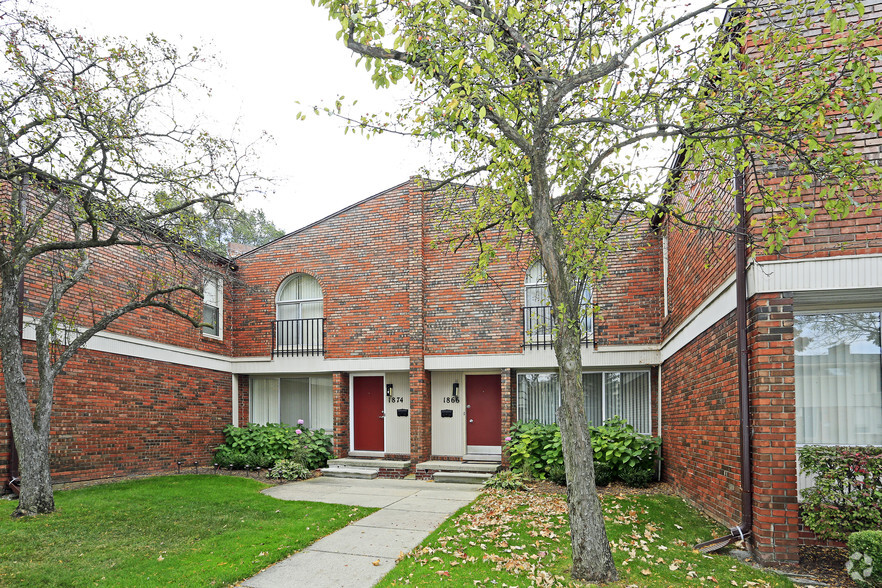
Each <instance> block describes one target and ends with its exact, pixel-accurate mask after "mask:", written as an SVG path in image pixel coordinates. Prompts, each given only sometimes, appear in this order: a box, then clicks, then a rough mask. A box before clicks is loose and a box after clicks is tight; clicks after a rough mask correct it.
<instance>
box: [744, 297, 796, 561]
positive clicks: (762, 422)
mask: <svg viewBox="0 0 882 588" xmlns="http://www.w3.org/2000/svg"><path fill="white" fill-rule="evenodd" d="M749 309H750V317H749V321H750V327H751V328H750V331H749V334H748V344H749V345H750V349H751V358H750V395H751V398H750V403H751V431H752V434H753V439H752V440H751V444H752V447H753V452H754V456H753V504H754V525H753V532H754V541H755V544H756V546H757V549H758V551H759V555H760V557H763V558H766V559H779V560H797V559H798V558H799V505H798V503H797V496H796V420H795V417H796V397H795V388H794V375H793V370H794V363H793V300H792V295H787V294H783V295H778V294H764V295H760V296H755V297H754V298H752V299H751V300H750V307H749Z"/></svg>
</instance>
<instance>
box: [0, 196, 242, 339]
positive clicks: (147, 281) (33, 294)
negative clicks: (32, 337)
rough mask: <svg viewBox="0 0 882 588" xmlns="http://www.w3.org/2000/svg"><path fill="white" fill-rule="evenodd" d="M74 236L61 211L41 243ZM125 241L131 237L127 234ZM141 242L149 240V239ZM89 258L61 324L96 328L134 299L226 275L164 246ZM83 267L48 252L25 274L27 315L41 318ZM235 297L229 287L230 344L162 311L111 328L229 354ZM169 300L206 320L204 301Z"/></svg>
mask: <svg viewBox="0 0 882 588" xmlns="http://www.w3.org/2000/svg"><path fill="white" fill-rule="evenodd" d="M34 198H35V200H34V202H37V201H38V200H37V199H38V198H39V196H38V195H35V196H34ZM7 204H8V203H7V201H6V200H5V198H4V195H3V191H2V190H0V206H6V205H7ZM34 208H35V211H36V210H39V206H38V205H35V206H34ZM35 213H36V212H34V214H35ZM69 238H71V233H70V230H69V229H68V228H67V224H66V223H65V220H64V219H63V218H62V217H61V215H59V214H57V213H55V214H50V215H49V217H48V219H47V221H46V223H45V224H44V225H43V227H42V228H41V231H40V233H39V236H38V237H36V238H35V241H40V242H50V241H57V240H65V239H69ZM121 238H122V239H125V238H126V236H125V235H123V236H122V237H121ZM139 238H140V239H144V237H143V236H141V237H139ZM148 243H150V242H149V240H148ZM88 255H89V260H90V266H89V269H88V271H87V272H86V274H85V275H84V277H83V278H82V280H81V281H80V282H78V283H77V284H76V285H75V286H74V287H73V288H71V289H70V290H69V291H68V292H67V293H66V294H65V296H64V298H63V299H62V303H61V305H60V314H59V316H58V319H59V321H62V320H63V321H64V322H68V321H74V322H76V324H78V325H81V326H91V325H93V324H94V323H95V322H96V321H97V320H98V319H100V318H101V317H102V316H103V315H104V314H106V313H108V312H110V311H112V310H116V309H117V308H120V307H122V306H124V305H125V304H127V303H129V302H130V301H132V300H133V299H141V298H143V297H144V296H145V295H146V294H147V293H149V292H151V291H153V290H155V289H159V288H166V287H169V286H172V285H174V286H177V285H186V286H190V287H194V288H201V287H202V282H203V280H204V276H205V275H207V274H208V273H209V272H221V273H223V272H224V271H225V268H224V267H223V266H222V265H221V264H218V263H216V262H215V261H211V260H209V259H207V258H203V257H198V256H189V255H185V254H182V253H181V252H180V251H177V250H174V248H172V247H168V246H164V245H161V244H159V243H158V242H154V243H152V244H149V245H145V246H142V247H138V248H135V247H131V246H123V245H116V246H113V247H104V248H93V249H90V250H89V252H88ZM66 256H67V257H66ZM79 263H80V260H79V259H78V258H76V257H71V256H69V255H68V254H67V253H63V254H62V253H59V252H52V253H47V254H44V255H41V256H39V257H38V258H36V259H34V260H33V261H32V262H31V263H30V264H29V266H28V268H27V270H26V274H25V304H24V312H25V315H26V316H31V317H38V316H39V315H40V313H41V312H42V310H43V308H44V307H45V304H46V301H47V300H48V298H49V293H50V291H51V286H52V285H53V284H55V283H58V282H59V281H60V280H61V278H62V277H63V276H64V275H70V274H71V273H72V271H73V269H74V268H75V267H76V265H77V264H79ZM229 294H230V289H229V287H225V288H224V298H225V300H224V311H225V313H224V315H225V316H224V340H218V339H217V338H212V337H206V336H203V335H202V329H201V328H200V327H194V326H193V325H192V324H191V323H190V322H189V321H187V320H185V319H183V318H181V317H179V316H176V315H174V314H172V313H170V312H167V311H165V310H162V309H158V308H145V309H141V310H138V311H135V312H132V313H129V314H127V315H124V316H122V317H120V318H118V319H117V320H115V321H114V322H113V323H111V325H110V326H109V327H108V328H107V329H106V330H107V332H111V333H120V334H124V335H128V336H131V337H137V338H141V339H146V340H149V341H156V342H160V343H165V344H170V345H176V346H181V347H187V348H191V349H198V350H201V351H205V352H209V353H218V354H223V355H229V354H230V350H231V346H230V338H229V337H228V336H226V331H227V330H228V328H229V320H230V318H231V312H230V311H231V306H232V299H231V298H230V296H229ZM167 300H168V301H170V302H172V303H173V304H174V305H175V306H176V307H177V308H179V309H180V310H182V311H184V312H186V313H188V314H189V315H190V316H193V317H194V318H197V319H201V317H202V298H201V297H199V296H197V295H195V294H193V293H191V292H186V291H181V292H178V293H176V294H174V295H170V296H169V297H168V298H167Z"/></svg>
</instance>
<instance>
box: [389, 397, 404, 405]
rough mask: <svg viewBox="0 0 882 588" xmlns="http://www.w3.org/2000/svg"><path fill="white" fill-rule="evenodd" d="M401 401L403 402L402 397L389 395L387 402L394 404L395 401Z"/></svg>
mask: <svg viewBox="0 0 882 588" xmlns="http://www.w3.org/2000/svg"><path fill="white" fill-rule="evenodd" d="M402 402H404V397H402V396H390V397H389V404H396V403H402Z"/></svg>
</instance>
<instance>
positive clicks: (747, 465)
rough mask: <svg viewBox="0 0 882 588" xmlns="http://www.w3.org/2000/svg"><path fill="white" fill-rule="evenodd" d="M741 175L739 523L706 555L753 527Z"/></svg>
mask: <svg viewBox="0 0 882 588" xmlns="http://www.w3.org/2000/svg"><path fill="white" fill-rule="evenodd" d="M744 198H745V185H744V172H741V171H738V172H736V173H735V214H736V215H737V216H738V226H737V227H736V230H735V296H736V301H735V323H736V329H737V331H738V409H739V413H740V427H739V428H740V433H741V435H740V436H741V524H739V525H738V526H737V527H733V528H732V529H730V530H729V532H730V534H729V535H727V536H725V537H719V538H717V539H711V540H710V541H705V542H704V543H699V544H698V545H696V546H695V549H697V550H698V551H702V552H704V553H708V552H711V551H716V550H717V549H721V548H723V547H725V546H726V545H728V544H729V543H731V542H733V541H740V540H744V539H747V538H748V537H749V536H750V534H751V529H752V528H753V473H752V472H753V455H752V454H751V451H750V381H749V379H748V377H749V373H748V354H749V350H748V346H747V220H746V218H745V216H746V215H745V211H744Z"/></svg>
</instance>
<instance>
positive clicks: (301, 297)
mask: <svg viewBox="0 0 882 588" xmlns="http://www.w3.org/2000/svg"><path fill="white" fill-rule="evenodd" d="M323 314H324V308H323V306H322V287H321V286H319V283H318V282H317V281H316V279H315V278H313V277H312V276H310V275H308V274H294V275H293V276H291V277H289V278H288V279H287V280H285V281H284V282H282V285H281V286H280V287H279V293H278V294H277V295H276V318H277V319H279V320H288V319H306V318H321V317H322V316H323Z"/></svg>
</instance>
